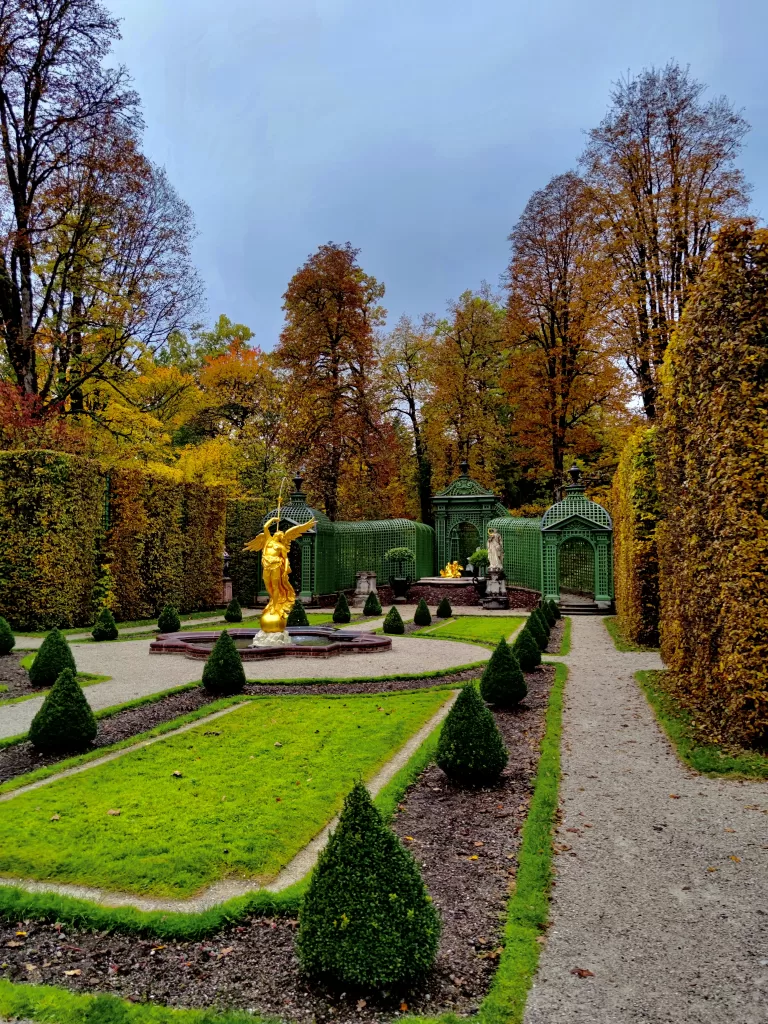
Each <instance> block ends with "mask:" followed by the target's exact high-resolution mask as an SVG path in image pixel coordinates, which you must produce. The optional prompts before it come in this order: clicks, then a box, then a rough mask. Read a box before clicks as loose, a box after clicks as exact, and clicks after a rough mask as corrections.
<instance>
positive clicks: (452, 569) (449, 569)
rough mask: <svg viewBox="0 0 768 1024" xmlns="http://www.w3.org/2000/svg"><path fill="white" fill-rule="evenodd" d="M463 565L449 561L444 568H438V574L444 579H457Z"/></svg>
mask: <svg viewBox="0 0 768 1024" xmlns="http://www.w3.org/2000/svg"><path fill="white" fill-rule="evenodd" d="M463 568H464V566H463V565H459V563H458V562H449V563H448V565H446V567H445V568H444V569H441V570H440V575H441V576H442V577H443V579H446V580H457V579H459V577H460V576H461V572H462V569H463Z"/></svg>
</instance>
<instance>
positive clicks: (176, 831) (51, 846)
mask: <svg viewBox="0 0 768 1024" xmlns="http://www.w3.org/2000/svg"><path fill="white" fill-rule="evenodd" d="M449 696H450V694H449V692H448V691H446V690H442V691H423V692H419V693H409V694H395V695H392V696H378V697H369V696H345V697H301V696H299V697H293V696H291V697H275V698H263V699H259V700H256V701H250V702H248V703H247V704H245V705H243V706H242V707H239V708H238V709H237V710H236V711H233V712H231V713H230V714H227V715H225V716H224V717H222V718H219V719H217V720H215V721H213V722H208V723H203V724H201V725H199V726H197V727H196V728H195V729H192V730H190V731H189V732H186V733H183V734H179V735H175V736H169V737H167V738H166V739H164V740H161V741H159V742H157V743H155V744H153V745H152V746H151V747H147V748H145V749H143V750H136V751H133V752H131V753H129V754H126V755H124V756H123V757H120V758H118V759H117V760H115V761H112V762H109V763H108V764H104V765H100V766H99V767H96V768H92V769H90V770H88V771H86V772H83V773H82V774H80V775H77V776H74V777H71V778H68V779H62V780H60V781H58V782H52V783H50V784H49V785H47V786H44V787H43V788H42V789H38V790H35V791H33V792H30V793H24V794H21V795H20V796H18V797H15V798H14V799H13V800H10V801H8V802H6V803H3V804H0V874H2V875H6V876H13V877H22V878H36V879H47V880H55V881H59V882H75V883H77V882H79V883H81V884H84V885H93V886H103V887H105V888H107V889H112V890H120V891H125V892H135V893H143V894H150V893H151V894H154V895H159V896H176V897H183V896H188V895H191V894H192V893H194V892H196V891H197V890H199V889H200V888H202V887H204V886H205V885H207V884H208V883H211V882H213V881H215V880H216V879H218V878H221V877H222V876H224V875H227V874H239V875H246V876H248V877H254V878H258V879H259V880H261V881H266V880H268V879H269V878H272V877H274V876H275V875H276V874H277V873H278V872H279V870H280V869H281V868H282V867H283V866H284V865H285V864H287V863H288V862H289V861H290V860H291V859H292V857H293V856H294V855H295V854H296V853H298V851H299V850H300V849H301V848H302V847H303V846H304V845H305V844H306V843H307V842H308V841H309V840H310V839H311V838H312V837H313V836H314V835H316V834H317V832H318V831H319V830H320V829H321V828H322V827H323V825H325V824H326V822H327V821H328V820H329V819H330V818H331V817H332V816H333V814H334V813H336V811H338V810H339V808H340V807H341V803H342V800H343V798H344V795H345V794H346V793H347V791H348V790H349V789H350V787H351V785H352V783H353V781H354V779H355V778H357V777H362V778H363V779H366V778H370V777H371V776H372V775H373V774H375V772H376V770H377V769H378V768H379V767H381V765H382V764H384V763H385V762H386V761H387V760H388V759H389V758H390V757H391V756H392V754H393V753H394V752H395V751H396V750H397V749H398V748H399V747H400V746H402V744H403V743H404V742H405V741H406V740H407V739H408V737H409V736H411V735H412V734H413V733H414V732H416V731H417V730H418V729H419V728H420V727H421V726H422V725H423V724H424V723H425V722H426V721H427V720H428V719H429V718H430V717H431V716H432V715H433V714H434V713H435V712H436V711H437V710H438V708H439V707H440V706H441V705H442V704H443V703H444V702H445V701H446V700H447V699H448V698H449ZM206 734H207V735H206ZM174 772H180V773H181V774H180V776H175V775H174ZM110 810H119V811H120V814H119V815H110V814H109V811H110ZM54 816H58V818H57V819H56V818H54Z"/></svg>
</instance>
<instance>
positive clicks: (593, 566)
mask: <svg viewBox="0 0 768 1024" xmlns="http://www.w3.org/2000/svg"><path fill="white" fill-rule="evenodd" d="M570 475H571V479H572V483H570V484H568V486H567V487H566V489H565V491H566V494H565V497H564V498H563V500H562V501H558V502H557V503H556V504H555V505H553V506H552V507H551V508H550V509H548V510H547V512H546V513H545V515H544V518H543V519H542V520H541V538H542V553H541V565H542V588H541V590H542V594H543V596H544V599H545V600H547V599H549V598H551V599H553V600H555V601H557V600H559V599H560V595H561V592H562V591H565V592H566V593H569V592H570V593H577V594H583V595H588V596H590V597H594V600H595V601H596V602H597V604H598V605H606V606H608V605H610V603H611V601H612V599H613V523H612V522H611V517H610V516H609V515H608V512H607V511H606V510H605V509H604V508H603V506H602V505H598V504H597V503H596V502H594V501H590V500H589V498H588V497H587V496H586V494H585V493H584V485H583V484H582V483H581V470H580V469H579V468H578V467H577V466H573V468H572V469H571V470H570Z"/></svg>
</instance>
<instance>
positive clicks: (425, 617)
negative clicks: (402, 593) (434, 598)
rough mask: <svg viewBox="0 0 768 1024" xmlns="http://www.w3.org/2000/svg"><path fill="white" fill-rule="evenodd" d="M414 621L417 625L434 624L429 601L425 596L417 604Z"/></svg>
mask: <svg viewBox="0 0 768 1024" xmlns="http://www.w3.org/2000/svg"><path fill="white" fill-rule="evenodd" d="M413 621H414V622H415V623H416V625H417V626H431V625H432V616H431V615H430V612H429V608H428V607H427V602H426V601H425V600H424V598H423V597H422V599H421V600H420V601H419V603H418V604H417V605H416V611H415V612H414V613H413Z"/></svg>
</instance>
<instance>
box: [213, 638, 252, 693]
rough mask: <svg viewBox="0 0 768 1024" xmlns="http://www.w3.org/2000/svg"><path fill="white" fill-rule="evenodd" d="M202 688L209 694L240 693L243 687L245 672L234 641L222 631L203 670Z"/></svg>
mask: <svg viewBox="0 0 768 1024" xmlns="http://www.w3.org/2000/svg"><path fill="white" fill-rule="evenodd" d="M203 686H204V687H205V688H206V690H209V691H210V692H211V693H221V694H230V693H241V692H242V689H243V687H244V686H245V670H244V669H243V663H242V661H241V660H240V655H239V654H238V653H237V648H236V647H235V641H234V640H233V639H232V637H231V636H230V635H229V633H228V632H227V631H226V629H225V630H224V632H223V633H221V635H220V636H219V639H218V640H217V641H216V643H215V644H214V646H213V650H212V651H211V653H210V655H209V656H208V660H207V661H206V663H205V668H204V669H203Z"/></svg>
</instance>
